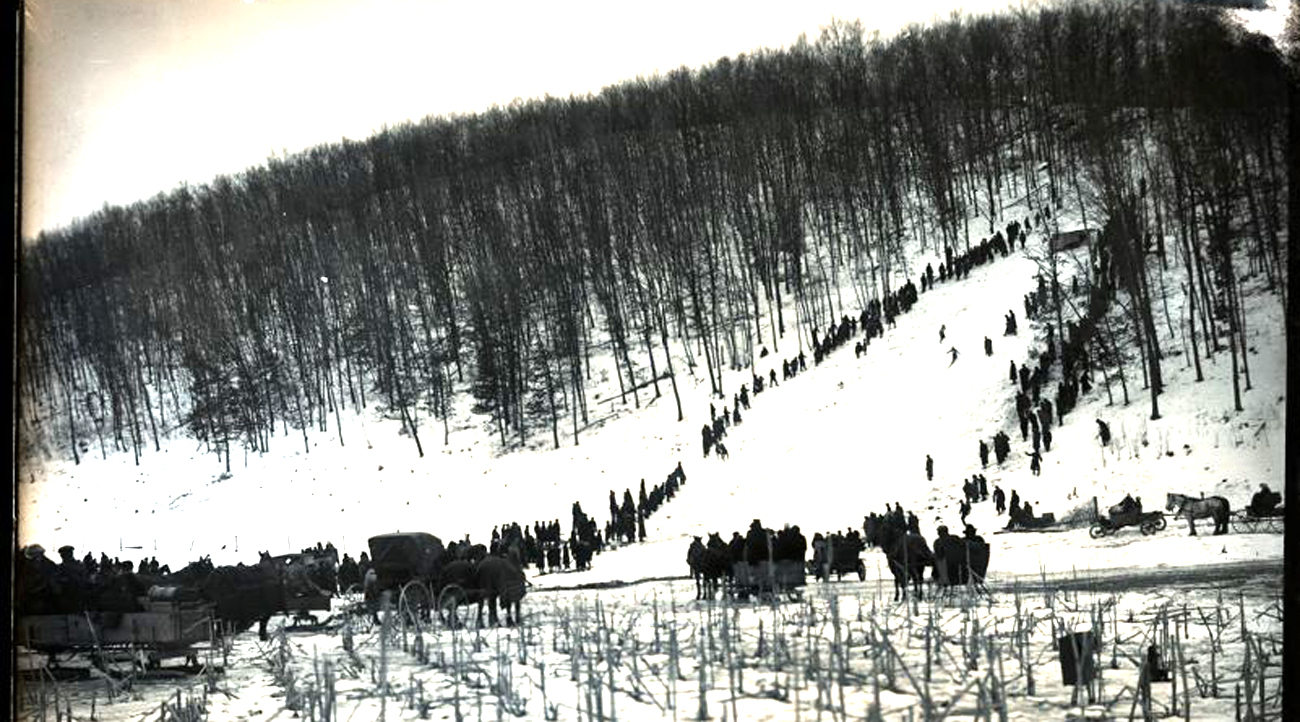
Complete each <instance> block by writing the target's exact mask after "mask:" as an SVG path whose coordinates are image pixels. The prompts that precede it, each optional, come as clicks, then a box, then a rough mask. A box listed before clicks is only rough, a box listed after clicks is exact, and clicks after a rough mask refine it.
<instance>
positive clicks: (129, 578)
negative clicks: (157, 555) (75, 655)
mask: <svg viewBox="0 0 1300 722" xmlns="http://www.w3.org/2000/svg"><path fill="white" fill-rule="evenodd" d="M75 552H76V549H75V548H73V547H72V546H68V545H65V546H62V547H60V548H59V561H58V562H57V563H56V562H54V561H51V560H50V559H49V557H47V556H45V548H44V547H42V546H41V545H40V544H30V545H28V546H26V547H24V548H23V549H22V550H21V552H20V553H19V554H18V556H17V559H16V560H15V561H16V564H15V568H14V580H15V583H16V585H17V589H16V590H15V592H16V593H15V595H14V601H15V604H16V605H17V607H18V609H19V610H20V611H25V612H29V613H43V614H64V613H76V612H81V611H84V610H87V609H94V610H103V611H118V612H131V611H138V610H139V608H140V607H139V603H138V601H137V599H138V597H140V596H143V595H144V594H146V593H147V592H148V589H149V586H150V582H148V581H146V577H156V576H159V575H164V574H170V573H171V570H170V569H168V567H167V565H166V564H162V565H159V564H158V562H157V559H151V558H149V557H146V558H145V559H143V560H141V562H140V565H139V566H138V567H137V566H136V565H135V564H133V563H132V562H131V561H130V560H129V559H118V558H116V557H113V558H109V556H108V555H107V554H102V553H101V554H100V556H99V559H96V558H95V556H94V555H93V554H90V553H87V554H86V555H85V557H84V558H82V559H80V560H78V559H77V557H76V554H75ZM137 570H138V572H139V574H138V575H137Z"/></svg>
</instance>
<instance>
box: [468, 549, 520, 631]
mask: <svg viewBox="0 0 1300 722" xmlns="http://www.w3.org/2000/svg"><path fill="white" fill-rule="evenodd" d="M474 578H475V587H476V591H477V593H478V595H479V597H478V606H479V613H478V615H479V619H482V618H483V602H487V605H488V624H491V625H493V626H496V624H497V623H498V622H497V602H498V601H500V603H501V608H502V609H503V610H504V611H505V614H506V624H507V625H510V626H514V625H517V624H519V623H520V622H521V621H522V619H523V610H522V608H521V607H522V605H521V602H522V601H523V598H524V595H525V594H526V593H527V592H528V579H527V578H526V577H525V576H524V572H523V569H522V567H521V566H520V564H519V558H518V556H517V555H515V554H510V555H509V557H498V556H491V555H489V556H488V557H486V558H485V559H483V561H481V562H479V563H478V567H477V568H476V569H475V573H474ZM512 612H513V614H512Z"/></svg>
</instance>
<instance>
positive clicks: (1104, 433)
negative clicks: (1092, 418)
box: [1097, 419, 1110, 446]
mask: <svg viewBox="0 0 1300 722" xmlns="http://www.w3.org/2000/svg"><path fill="white" fill-rule="evenodd" d="M1097 436H1098V437H1099V438H1100V439H1101V445H1102V446H1110V424H1108V423H1106V422H1105V421H1102V420H1101V419H1097Z"/></svg>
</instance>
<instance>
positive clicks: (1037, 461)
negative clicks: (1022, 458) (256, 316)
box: [1029, 449, 1043, 476]
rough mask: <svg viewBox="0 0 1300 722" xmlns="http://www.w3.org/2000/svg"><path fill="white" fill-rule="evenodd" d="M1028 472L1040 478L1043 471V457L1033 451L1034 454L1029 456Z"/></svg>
mask: <svg viewBox="0 0 1300 722" xmlns="http://www.w3.org/2000/svg"><path fill="white" fill-rule="evenodd" d="M1029 470H1030V471H1032V472H1034V476H1040V475H1041V474H1042V471H1043V457H1042V455H1041V454H1039V453H1038V449H1034V453H1032V454H1030V455H1029Z"/></svg>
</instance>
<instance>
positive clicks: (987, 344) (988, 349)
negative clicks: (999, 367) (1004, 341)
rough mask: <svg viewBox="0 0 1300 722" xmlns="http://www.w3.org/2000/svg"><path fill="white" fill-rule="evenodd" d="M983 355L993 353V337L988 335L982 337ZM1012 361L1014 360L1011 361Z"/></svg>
mask: <svg viewBox="0 0 1300 722" xmlns="http://www.w3.org/2000/svg"><path fill="white" fill-rule="evenodd" d="M984 355H985V356H992V355H993V339H991V338H989V337H988V336H985V337H984ZM1012 363H1015V362H1014V361H1013V362H1012Z"/></svg>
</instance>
